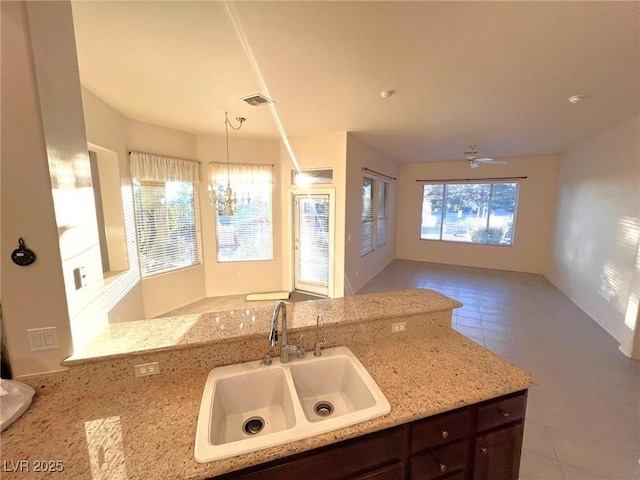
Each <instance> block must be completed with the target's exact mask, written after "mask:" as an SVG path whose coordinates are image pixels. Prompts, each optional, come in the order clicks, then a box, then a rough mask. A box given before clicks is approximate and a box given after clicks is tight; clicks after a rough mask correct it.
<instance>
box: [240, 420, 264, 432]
mask: <svg viewBox="0 0 640 480" xmlns="http://www.w3.org/2000/svg"><path fill="white" fill-rule="evenodd" d="M263 428H264V419H263V418H260V417H251V418H250V419H248V420H247V421H245V422H244V423H243V424H242V431H243V432H244V433H246V434H247V435H255V434H256V433H260V432H261V431H262V429H263Z"/></svg>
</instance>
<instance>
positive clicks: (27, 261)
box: [11, 237, 36, 267]
mask: <svg viewBox="0 0 640 480" xmlns="http://www.w3.org/2000/svg"><path fill="white" fill-rule="evenodd" d="M11 260H13V263H15V264H16V265H20V266H21V267H26V266H27V265H31V264H32V263H33V262H35V261H36V254H35V253H34V252H33V250H29V249H28V248H27V247H26V246H25V244H24V240H23V239H22V237H20V238H19V239H18V248H16V249H15V250H14V251H13V253H12V254H11Z"/></svg>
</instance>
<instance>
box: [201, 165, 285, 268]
mask: <svg viewBox="0 0 640 480" xmlns="http://www.w3.org/2000/svg"><path fill="white" fill-rule="evenodd" d="M210 166H211V168H212V176H213V178H214V179H215V182H216V191H220V189H221V188H226V186H227V182H230V185H231V186H232V187H233V190H234V191H235V192H236V193H237V195H238V198H240V197H244V196H247V195H248V196H249V197H250V199H251V200H250V202H249V203H248V204H245V205H243V206H242V208H241V209H240V210H238V211H236V212H235V213H234V214H233V215H228V214H225V213H224V212H223V213H221V212H219V211H216V245H217V259H218V262H246V261H257V260H271V259H273V225H272V216H271V190H272V184H273V166H271V165H248V164H247V165H245V164H231V167H229V166H228V165H226V164H218V163H211V164H210ZM228 168H231V170H230V172H229V171H228Z"/></svg>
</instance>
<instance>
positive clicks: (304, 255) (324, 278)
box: [296, 195, 329, 285]
mask: <svg viewBox="0 0 640 480" xmlns="http://www.w3.org/2000/svg"><path fill="white" fill-rule="evenodd" d="M296 208H297V209H298V225H297V227H298V230H297V232H296V242H297V243H296V253H297V254H298V255H299V257H298V261H297V262H296V268H297V272H296V273H297V278H298V279H299V280H300V281H301V282H304V283H307V284H322V285H326V284H328V282H329V199H328V197H318V196H311V195H309V196H308V197H302V196H300V197H299V198H298V199H297V200H296Z"/></svg>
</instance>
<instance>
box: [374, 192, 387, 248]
mask: <svg viewBox="0 0 640 480" xmlns="http://www.w3.org/2000/svg"><path fill="white" fill-rule="evenodd" d="M387 185H388V184H387V182H385V181H383V180H378V212H377V215H376V216H377V218H378V221H377V224H376V247H381V246H382V245H385V244H386V243H387V225H388V223H389V219H388V211H387V210H388V206H387Z"/></svg>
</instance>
